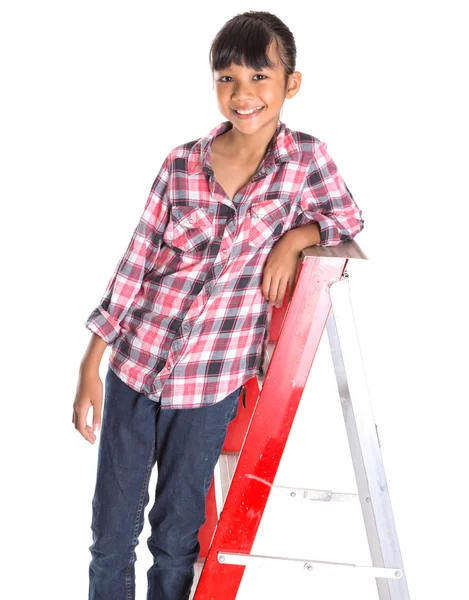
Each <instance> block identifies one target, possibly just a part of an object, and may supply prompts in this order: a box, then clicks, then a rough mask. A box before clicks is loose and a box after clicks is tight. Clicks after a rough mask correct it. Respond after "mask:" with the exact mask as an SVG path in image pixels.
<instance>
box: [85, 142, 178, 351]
mask: <svg viewBox="0 0 469 600" xmlns="http://www.w3.org/2000/svg"><path fill="white" fill-rule="evenodd" d="M170 160H171V153H170V154H169V155H168V156H167V157H166V159H165V161H164V163H163V165H162V166H161V168H160V171H159V173H158V175H157V177H156V179H155V182H154V183H153V186H152V188H151V191H150V195H149V196H148V199H147V202H146V204H145V208H144V210H143V214H142V216H141V217H140V220H139V222H138V224H137V227H136V228H135V230H134V232H133V235H132V238H131V240H130V242H129V244H128V247H127V250H126V251H125V253H124V255H123V256H122V258H121V259H120V261H119V263H118V265H117V266H116V268H115V269H114V273H113V275H112V277H111V278H110V280H109V282H108V284H107V287H106V290H105V292H104V294H103V296H102V298H101V301H100V303H99V304H98V306H97V307H96V308H95V309H94V310H93V312H92V313H91V314H90V315H89V317H88V319H87V320H86V322H85V327H87V328H88V329H89V330H90V331H92V332H93V333H96V335H98V336H99V337H100V338H101V339H103V340H104V341H105V342H106V343H107V344H112V343H113V342H114V341H115V339H116V338H117V337H118V335H119V333H120V322H121V321H122V319H123V318H124V317H125V315H126V314H127V312H128V310H129V308H130V306H131V305H132V302H133V301H134V298H135V296H136V295H137V293H138V291H139V290H140V288H141V286H142V282H143V278H144V277H145V275H146V274H147V273H149V272H150V271H151V270H152V269H153V268H154V266H155V264H156V260H157V257H158V253H159V250H160V246H161V241H162V236H163V233H164V231H165V228H166V224H167V221H168V218H169V210H170V209H169V201H168V195H167V193H166V191H167V186H168V179H169V165H170Z"/></svg>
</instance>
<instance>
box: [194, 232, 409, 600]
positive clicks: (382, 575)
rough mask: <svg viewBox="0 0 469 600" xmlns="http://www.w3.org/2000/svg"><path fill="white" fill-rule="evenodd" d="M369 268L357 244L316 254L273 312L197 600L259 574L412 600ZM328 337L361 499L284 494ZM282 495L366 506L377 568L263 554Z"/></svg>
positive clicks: (216, 490)
mask: <svg viewBox="0 0 469 600" xmlns="http://www.w3.org/2000/svg"><path fill="white" fill-rule="evenodd" d="M366 259H367V257H366V256H365V254H364V253H363V251H362V250H361V248H360V247H359V246H358V244H357V243H356V242H355V241H354V240H351V241H348V242H343V243H340V244H338V245H336V246H332V247H321V246H311V247H309V248H306V249H305V250H303V252H302V255H301V257H300V261H299V267H298V271H297V277H296V282H295V285H294V290H293V294H292V295H291V299H290V300H289V301H288V300H287V299H286V298H284V302H283V305H282V306H281V307H280V308H278V309H277V308H274V309H272V312H271V313H270V319H269V326H268V328H267V335H266V340H265V345H264V356H263V364H262V368H261V369H260V373H259V374H258V375H257V376H256V377H253V378H252V379H250V380H249V381H248V382H247V383H246V384H245V385H244V386H243V390H242V394H241V395H240V398H239V403H240V406H239V409H238V414H237V417H236V418H235V419H234V420H233V421H232V422H231V423H230V425H229V429H228V432H227V436H226V439H225V442H224V446H223V449H222V454H221V456H220V458H219V461H218V463H217V466H216V469H215V473H214V477H213V480H212V482H211V485H210V488H209V491H208V494H207V500H206V521H205V523H204V525H203V527H202V528H201V529H200V531H199V541H200V555H199V560H198V561H197V563H196V565H195V577H194V585H193V588H192V592H191V596H190V598H191V600H235V599H236V598H237V595H238V590H239V588H240V585H241V582H242V579H243V576H244V574H245V572H246V569H248V568H251V569H252V568H256V567H263V568H262V576H264V577H269V573H270V576H271V577H272V576H275V577H277V578H281V577H282V576H284V577H289V578H291V577H295V574H299V573H300V572H301V576H302V577H304V576H305V573H306V574H307V576H308V577H311V578H314V576H315V575H320V576H324V575H326V576H331V577H341V576H346V577H348V578H349V580H350V582H351V583H350V585H351V586H352V585H353V581H354V578H356V579H357V580H358V579H359V578H362V577H365V578H369V579H371V580H372V581H373V582H374V585H375V586H376V594H377V595H376V597H377V598H379V600H408V599H409V598H410V596H409V591H408V586H407V580H406V576H405V571H404V566H403V561H402V555H401V551H400V547H399V541H398V535H397V530H396V525H395V521H394V515H393V511H392V506H391V499H390V493H389V489H388V485H387V481H386V476H385V471H384V464H383V459H382V455H381V450H380V440H379V437H378V431H377V425H376V423H375V422H374V416H373V411H372V405H371V400H370V397H369V393H368V387H367V383H366V375H365V371H364V365H363V361H362V356H361V351H360V345H359V340H358V333H357V329H356V324H355V319H354V314H353V307H352V302H351V295H350V276H349V273H348V271H347V270H346V267H347V264H348V262H349V260H366ZM325 332H327V337H328V341H329V346H330V352H331V356H332V363H333V369H334V375H335V380H336V383H337V390H338V395H339V398H340V404H341V409H342V411H341V412H342V415H343V421H344V424H345V431H346V436H347V440H348V446H349V450H350V456H351V460H352V465H353V472H354V477H355V481H356V490H357V492H358V493H356V492H344V491H342V490H341V491H339V490H331V489H314V488H312V489H311V488H308V489H305V488H304V487H302V486H301V485H299V486H295V487H293V486H288V487H286V486H278V485H277V486H276V485H274V480H275V476H276V474H277V471H278V468H279V465H280V461H281V459H282V455H283V453H284V449H285V445H286V443H287V440H288V438H289V435H290V433H291V430H292V426H293V423H294V420H295V416H296V414H297V411H298V407H299V405H300V402H301V399H302V397H303V391H304V388H305V385H306V382H307V379H308V377H309V374H310V371H311V368H312V366H313V362H314V360H315V356H316V354H317V350H318V347H319V344H320V342H321V339H322V337H323V335H324V333H325ZM305 468H306V464H305ZM274 496H283V497H286V496H288V497H290V498H302V499H305V500H310V501H312V502H311V503H310V504H311V508H310V509H308V510H314V504H315V503H321V504H324V503H330V504H332V503H334V502H348V501H355V502H358V503H359V506H360V508H361V513H362V516H363V523H364V527H365V531H366V539H367V543H368V548H369V555H370V557H371V563H372V564H355V563H352V562H341V561H338V560H337V561H333V560H322V559H321V557H320V556H305V557H302V558H298V557H289V556H283V555H282V556H278V554H277V555H270V554H267V553H266V554H255V553H253V552H252V549H253V545H254V542H255V541H256V535H257V533H258V530H259V527H260V524H261V521H262V518H263V516H264V514H265V510H266V505H267V502H268V500H269V498H273V497H274ZM285 518H288V517H285ZM299 534H300V532H297V533H296V535H299ZM252 597H259V596H258V594H254V595H253V596H252ZM350 597H352V596H351V595H350ZM353 597H355V596H353Z"/></svg>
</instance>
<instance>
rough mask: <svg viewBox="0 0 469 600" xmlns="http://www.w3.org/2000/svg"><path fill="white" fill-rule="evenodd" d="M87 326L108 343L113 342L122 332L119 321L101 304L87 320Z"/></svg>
mask: <svg viewBox="0 0 469 600" xmlns="http://www.w3.org/2000/svg"><path fill="white" fill-rule="evenodd" d="M85 327H86V328H87V329H89V330H90V331H92V332H93V333H96V335H99V337H100V338H101V339H102V340H104V341H105V342H106V343H107V344H112V343H113V342H114V341H115V340H116V338H117V337H118V335H119V333H120V326H119V323H118V322H117V321H116V319H115V318H114V317H113V316H112V315H110V314H109V313H108V312H107V311H106V310H104V308H102V307H101V306H98V307H97V308H95V309H94V310H93V312H92V313H91V314H90V316H89V317H88V318H87V320H86V321H85Z"/></svg>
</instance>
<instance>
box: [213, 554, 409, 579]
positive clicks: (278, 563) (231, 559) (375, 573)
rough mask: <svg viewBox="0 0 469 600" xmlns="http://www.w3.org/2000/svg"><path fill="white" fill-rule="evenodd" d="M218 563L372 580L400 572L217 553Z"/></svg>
mask: <svg viewBox="0 0 469 600" xmlns="http://www.w3.org/2000/svg"><path fill="white" fill-rule="evenodd" d="M218 562H220V563H223V564H228V565H246V566H253V567H270V568H275V569H279V568H282V569H285V570H286V569H288V570H296V571H298V570H300V571H307V572H310V573H311V572H314V571H321V572H322V571H324V572H326V573H327V572H331V573H332V574H336V572H337V571H338V570H340V571H344V570H347V572H348V573H350V574H353V575H360V576H361V575H365V576H369V577H372V578H376V577H382V578H385V579H400V578H401V577H402V571H401V570H400V569H397V568H386V567H370V566H366V565H355V564H353V563H340V562H330V561H322V560H305V559H302V558H283V557H279V556H261V555H256V554H240V553H236V554H235V553H232V552H218Z"/></svg>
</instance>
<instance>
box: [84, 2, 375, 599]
mask: <svg viewBox="0 0 469 600" xmlns="http://www.w3.org/2000/svg"><path fill="white" fill-rule="evenodd" d="M295 59H296V46H295V41H294V38H293V35H292V34H291V32H290V30H289V29H288V28H287V27H286V25H284V23H283V22H282V21H280V20H279V19H278V18H277V17H276V16H275V15H272V14H270V13H267V12H257V11H251V12H247V13H244V14H240V15H237V16H235V17H234V18H232V19H231V20H230V21H228V22H227V23H226V24H225V26H224V27H223V28H222V29H221V31H220V32H219V33H218V35H217V36H216V38H215V39H214V41H213V44H212V47H211V50H210V62H211V69H212V73H213V81H214V85H215V88H216V95H217V101H218V107H219V110H220V112H221V113H222V114H223V116H224V117H225V118H226V120H225V121H223V122H222V123H221V124H220V125H218V126H216V127H215V128H214V129H212V131H211V132H210V133H209V134H208V135H207V136H206V137H202V138H200V139H198V140H195V141H191V142H187V143H185V144H182V145H180V146H178V147H176V148H174V149H173V150H171V151H170V153H169V154H168V156H167V157H166V158H165V160H164V162H163V164H162V166H161V168H160V171H159V173H158V175H157V177H156V179H155V182H154V183H153V186H152V188H151V191H150V195H149V197H148V200H147V202H146V204H145V208H144V211H143V214H142V216H141V218H140V221H139V223H138V224H137V227H136V229H135V231H134V233H133V235H132V239H131V240H130V243H129V245H128V248H127V250H126V252H125V253H124V255H123V257H122V258H121V260H120V262H119V264H118V265H117V267H116V269H115V272H114V274H113V276H112V277H111V279H110V281H109V283H108V286H107V288H106V291H105V293H104V295H103V297H102V299H101V302H100V304H99V305H98V306H97V307H96V308H95V309H94V310H93V312H92V313H91V314H90V316H89V317H88V319H87V321H86V323H85V325H86V327H88V329H90V331H91V332H92V338H91V341H90V344H89V346H88V349H87V351H86V352H85V355H84V357H83V359H82V362H81V365H80V372H79V379H78V386H77V393H76V397H75V401H74V405H73V423H74V425H75V428H76V429H77V430H78V431H79V432H80V433H81V434H82V435H83V436H84V438H85V439H87V440H88V441H89V442H90V443H94V442H95V440H96V435H95V433H94V429H99V427H100V424H101V410H102V382H101V380H100V377H99V365H100V361H101V358H102V355H103V353H104V350H105V348H106V346H107V345H111V346H112V350H111V356H110V359H109V368H108V371H107V375H106V382H105V385H106V389H105V392H106V394H105V397H106V402H105V403H104V408H103V417H102V428H101V437H100V444H99V450H98V467H97V478H96V487H95V493H94V496H93V502H92V508H93V515H92V524H91V529H92V533H93V543H92V545H91V546H90V551H91V554H92V559H91V562H90V566H89V578H90V587H89V598H90V600H133V599H134V598H135V572H134V562H135V560H136V553H135V547H136V545H137V544H138V537H139V535H140V533H141V531H142V529H143V514H144V509H145V507H146V505H147V503H148V501H149V493H148V482H149V478H150V475H151V472H152V468H153V466H154V465H155V463H158V467H157V472H158V478H157V484H156V490H155V501H154V505H153V507H152V508H151V510H150V512H149V514H148V519H149V522H150V525H151V535H150V537H149V538H148V540H147V543H148V547H149V549H150V551H151V552H152V554H153V558H154V561H153V565H152V566H151V568H150V569H149V570H148V596H147V598H148V600H187V599H188V598H189V596H190V593H191V588H192V583H193V577H194V563H195V562H196V561H197V559H198V556H199V551H200V545H199V541H198V531H199V529H200V527H201V526H202V525H203V523H204V522H205V498H206V494H207V492H208V489H209V486H210V483H211V480H212V476H213V471H214V468H215V465H216V462H217V460H218V458H219V455H220V453H221V450H222V447H223V443H224V440H225V436H226V432H227V427H228V424H229V423H230V422H231V421H232V420H233V419H234V418H235V417H236V414H237V410H238V399H239V396H240V391H241V389H242V387H243V385H244V384H245V383H246V382H247V381H248V380H249V379H250V378H251V377H253V376H255V375H256V374H257V373H258V372H259V369H260V368H261V365H262V362H263V356H264V349H265V342H266V339H267V332H268V327H269V320H268V317H269V302H270V304H271V305H276V306H280V305H281V304H282V302H283V300H284V297H285V293H286V289H287V287H288V288H289V295H290V296H291V292H292V288H293V284H294V281H295V275H296V271H297V266H298V258H299V256H300V253H301V250H302V249H303V248H305V247H307V246H311V245H313V244H321V245H324V246H326V245H334V244H338V243H340V242H343V241H346V240H350V239H352V238H353V237H354V236H355V235H356V234H357V233H358V232H359V231H361V229H362V228H363V225H364V221H363V219H362V215H361V211H360V209H359V208H358V206H357V205H356V204H355V202H354V200H353V197H352V195H351V193H350V191H349V190H348V188H347V186H346V185H345V183H344V181H343V179H342V178H341V176H340V174H339V173H338V170H337V167H336V165H335V164H334V162H333V161H332V159H331V158H330V156H329V155H328V154H327V149H326V145H325V144H324V143H323V142H321V141H319V140H318V139H317V138H315V137H313V136H312V135H309V134H306V133H303V132H300V131H292V130H290V129H289V128H288V127H286V125H285V124H284V123H283V122H282V121H280V120H279V115H280V112H281V110H282V106H283V103H284V101H285V99H290V98H293V96H295V95H296V94H297V93H298V91H299V89H300V84H301V74H300V73H299V72H298V71H295ZM90 407H92V409H93V428H91V427H90V426H89V425H88V424H87V422H86V418H87V414H88V411H89V408H90Z"/></svg>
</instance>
